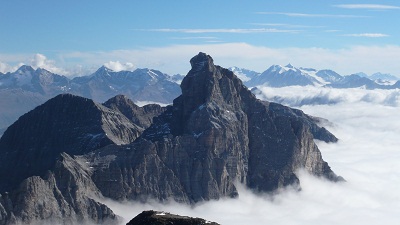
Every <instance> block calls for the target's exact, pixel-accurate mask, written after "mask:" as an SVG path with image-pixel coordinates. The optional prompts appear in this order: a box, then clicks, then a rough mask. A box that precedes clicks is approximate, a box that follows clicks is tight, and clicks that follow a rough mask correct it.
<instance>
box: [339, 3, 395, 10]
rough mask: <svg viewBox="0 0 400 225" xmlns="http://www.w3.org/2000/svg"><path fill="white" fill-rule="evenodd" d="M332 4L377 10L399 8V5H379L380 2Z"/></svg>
mask: <svg viewBox="0 0 400 225" xmlns="http://www.w3.org/2000/svg"><path fill="white" fill-rule="evenodd" d="M334 6H335V7H338V8H344V9H377V10H386V9H400V7H399V6H393V5H381V4H340V5H334Z"/></svg>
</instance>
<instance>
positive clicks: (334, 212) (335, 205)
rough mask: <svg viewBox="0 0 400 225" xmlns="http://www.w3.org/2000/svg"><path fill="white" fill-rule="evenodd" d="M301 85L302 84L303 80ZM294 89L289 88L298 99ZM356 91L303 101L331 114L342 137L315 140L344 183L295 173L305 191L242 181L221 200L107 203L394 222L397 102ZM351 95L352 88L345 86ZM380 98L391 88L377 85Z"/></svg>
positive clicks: (399, 127)
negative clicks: (337, 98) (255, 187)
mask: <svg viewBox="0 0 400 225" xmlns="http://www.w3.org/2000/svg"><path fill="white" fill-rule="evenodd" d="M303 89H307V87H306V88H304V87H303ZM298 91H299V90H297V89H295V90H293V91H292V92H291V94H292V96H291V98H296V96H297V95H298V94H300V93H301V92H298ZM362 91H363V90H361V91H359V92H360V93H356V95H358V97H355V98H354V99H350V100H349V101H344V102H342V103H340V104H335V105H307V106H303V107H301V108H300V109H302V110H304V111H305V112H306V113H308V114H311V115H315V116H320V117H324V118H327V119H329V120H330V121H331V122H332V123H333V126H331V127H329V130H330V131H332V132H333V133H334V134H335V135H336V136H337V137H338V138H339V139H340V140H339V142H338V143H335V144H327V143H324V142H317V144H318V146H319V148H320V150H321V151H322V155H323V157H324V159H325V160H326V161H327V162H329V164H330V166H331V167H332V169H333V170H334V171H335V172H336V173H337V174H339V175H341V176H343V177H344V178H345V179H346V180H347V182H346V183H331V182H327V181H324V180H320V179H316V178H314V177H312V176H310V175H308V174H306V173H304V172H302V171H300V172H299V175H300V180H301V185H302V191H301V192H299V193H297V192H295V191H293V190H290V189H288V190H282V191H281V192H280V193H279V194H277V195H275V196H270V195H256V194H253V193H251V192H250V191H248V190H246V189H245V188H243V187H240V189H239V193H240V197H239V198H238V199H222V200H219V201H211V202H207V203H202V204H198V205H196V206H195V207H192V208H191V207H188V206H183V205H178V204H176V203H169V204H158V203H154V202H153V203H148V204H140V203H124V204H121V203H115V202H108V205H109V206H110V207H111V208H112V209H113V210H114V211H115V212H116V213H117V214H119V215H121V216H123V217H124V218H125V219H126V220H129V219H131V218H133V217H134V216H136V215H137V214H138V213H140V212H141V211H143V210H147V209H153V210H163V211H167V212H171V213H176V214H181V215H188V216H194V217H202V218H205V219H207V220H210V221H215V222H218V223H220V224H230V225H243V224H275V225H286V224H296V225H314V224H315V225H320V224H324V225H337V224H344V225H352V224H363V225H375V224H388V225H397V224H398V223H399V218H398V215H399V213H400V192H399V191H398V190H399V189H400V164H399V163H398V162H399V160H400V151H399V149H398V146H400V139H399V138H398V137H399V134H400V121H399V120H398V112H399V109H400V106H398V105H397V106H388V105H383V104H381V102H380V101H368V102H366V101H359V97H360V96H361V95H364V96H365V95H366V94H367V95H368V94H369V92H368V91H366V93H365V94H361V92H362ZM347 92H349V93H347V94H345V93H342V94H343V95H345V96H348V97H349V98H350V96H351V94H352V93H353V92H354V90H352V89H350V90H347ZM381 94H382V96H381V98H385V97H388V96H384V95H390V93H386V92H382V93H381Z"/></svg>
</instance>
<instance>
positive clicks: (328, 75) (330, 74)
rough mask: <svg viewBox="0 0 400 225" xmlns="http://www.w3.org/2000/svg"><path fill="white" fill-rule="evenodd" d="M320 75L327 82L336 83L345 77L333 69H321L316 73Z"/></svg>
mask: <svg viewBox="0 0 400 225" xmlns="http://www.w3.org/2000/svg"><path fill="white" fill-rule="evenodd" d="M315 75H317V76H318V77H320V78H322V79H323V80H324V81H325V82H328V83H334V82H338V81H340V80H341V79H343V76H341V75H339V74H338V73H336V72H335V71H333V70H319V71H318V72H316V73H315Z"/></svg>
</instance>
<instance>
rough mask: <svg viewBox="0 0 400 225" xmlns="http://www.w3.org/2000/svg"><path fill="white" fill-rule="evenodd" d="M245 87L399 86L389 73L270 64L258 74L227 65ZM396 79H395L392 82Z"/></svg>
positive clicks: (382, 87)
mask: <svg viewBox="0 0 400 225" xmlns="http://www.w3.org/2000/svg"><path fill="white" fill-rule="evenodd" d="M229 69H230V70H231V71H232V72H234V73H235V74H236V75H237V76H238V77H239V78H241V79H242V80H243V82H244V83H245V84H246V85H247V86H248V87H255V86H260V85H263V86H269V87H285V86H307V85H312V86H320V87H333V88H357V87H363V88H366V89H377V88H379V89H394V88H399V87H400V82H399V81H398V80H399V78H398V77H396V76H393V75H390V74H382V73H374V74H372V75H371V76H368V75H367V74H365V73H357V74H352V75H347V76H342V75H340V74H338V73H336V72H335V71H333V70H316V69H312V68H302V67H299V68H297V67H294V66H293V65H291V64H288V65H286V66H280V65H273V66H271V67H270V68H268V69H267V70H266V71H264V72H262V73H257V72H255V71H251V70H247V69H241V68H237V67H231V68H229ZM396 81H397V82H396Z"/></svg>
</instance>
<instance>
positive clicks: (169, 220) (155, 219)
mask: <svg viewBox="0 0 400 225" xmlns="http://www.w3.org/2000/svg"><path fill="white" fill-rule="evenodd" d="M144 224H151V225H167V224H168V225H169V224H174V225H219V224H218V223H215V222H210V221H207V220H204V219H201V218H193V217H188V216H180V215H174V214H170V213H166V212H159V211H153V210H149V211H143V212H142V213H140V214H139V215H137V216H136V217H135V218H133V219H132V220H131V221H129V223H127V224H126V225H144Z"/></svg>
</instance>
